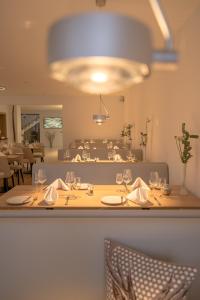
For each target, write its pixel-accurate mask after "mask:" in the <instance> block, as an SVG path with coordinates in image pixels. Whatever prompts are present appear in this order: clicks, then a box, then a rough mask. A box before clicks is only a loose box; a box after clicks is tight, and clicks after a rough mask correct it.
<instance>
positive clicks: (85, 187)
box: [79, 183, 89, 190]
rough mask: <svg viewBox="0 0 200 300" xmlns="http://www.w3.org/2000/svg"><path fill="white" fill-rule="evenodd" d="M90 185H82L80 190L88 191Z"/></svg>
mask: <svg viewBox="0 0 200 300" xmlns="http://www.w3.org/2000/svg"><path fill="white" fill-rule="evenodd" d="M88 185H89V183H81V185H80V187H79V190H87V189H88Z"/></svg>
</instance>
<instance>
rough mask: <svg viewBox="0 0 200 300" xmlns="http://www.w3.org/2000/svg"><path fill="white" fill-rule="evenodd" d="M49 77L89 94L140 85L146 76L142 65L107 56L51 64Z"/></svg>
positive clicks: (146, 68) (112, 91)
mask: <svg viewBox="0 0 200 300" xmlns="http://www.w3.org/2000/svg"><path fill="white" fill-rule="evenodd" d="M50 67H51V76H52V77H53V78H55V79H57V80H59V81H63V82H64V81H66V82H68V83H70V84H71V85H73V86H74V87H75V88H78V89H79V90H81V91H83V92H86V93H90V94H104V95H105V94H110V93H115V92H118V91H121V90H123V89H124V88H128V87H130V86H131V85H132V84H133V83H140V82H141V81H143V79H144V78H145V77H147V76H148V75H149V68H148V66H147V65H145V64H139V63H136V62H130V61H128V60H125V59H120V58H111V57H87V58H80V59H75V60H69V61H68V62H67V61H60V62H56V63H53V64H51V66H50Z"/></svg>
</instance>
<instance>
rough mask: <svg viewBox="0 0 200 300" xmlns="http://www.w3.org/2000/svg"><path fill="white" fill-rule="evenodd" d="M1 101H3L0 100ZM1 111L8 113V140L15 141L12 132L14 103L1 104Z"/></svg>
mask: <svg viewBox="0 0 200 300" xmlns="http://www.w3.org/2000/svg"><path fill="white" fill-rule="evenodd" d="M0 103H1V101H0ZM0 112H1V113H5V114H6V128H7V138H8V142H12V141H13V133H12V105H0Z"/></svg>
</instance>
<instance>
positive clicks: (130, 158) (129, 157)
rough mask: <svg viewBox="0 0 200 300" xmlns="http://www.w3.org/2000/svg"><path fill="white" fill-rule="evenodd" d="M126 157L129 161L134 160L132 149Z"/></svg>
mask: <svg viewBox="0 0 200 300" xmlns="http://www.w3.org/2000/svg"><path fill="white" fill-rule="evenodd" d="M126 158H127V159H128V161H132V159H133V154H132V152H131V151H128V153H127V156H126Z"/></svg>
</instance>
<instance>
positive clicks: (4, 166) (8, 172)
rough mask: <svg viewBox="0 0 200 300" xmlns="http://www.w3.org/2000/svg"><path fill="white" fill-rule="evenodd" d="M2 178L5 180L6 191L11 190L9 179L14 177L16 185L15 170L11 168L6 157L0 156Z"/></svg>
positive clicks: (13, 183)
mask: <svg viewBox="0 0 200 300" xmlns="http://www.w3.org/2000/svg"><path fill="white" fill-rule="evenodd" d="M0 178H1V179H3V182H4V191H5V192H7V191H8V190H9V186H8V179H9V178H11V179H12V185H13V187H14V186H15V182H14V170H12V169H11V168H10V165H9V163H8V160H7V158H6V157H3V156H2V157H0Z"/></svg>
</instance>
